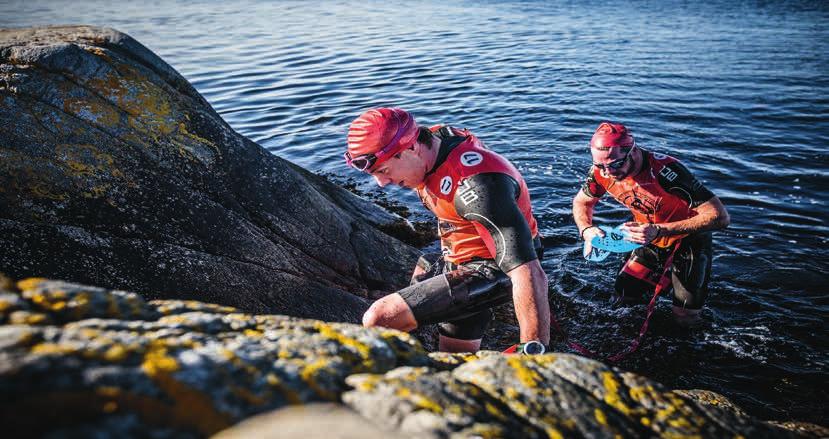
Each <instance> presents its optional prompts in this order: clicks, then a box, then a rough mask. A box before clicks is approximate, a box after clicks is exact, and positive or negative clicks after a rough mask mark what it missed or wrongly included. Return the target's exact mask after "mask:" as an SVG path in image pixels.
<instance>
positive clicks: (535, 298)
mask: <svg viewBox="0 0 829 439" xmlns="http://www.w3.org/2000/svg"><path fill="white" fill-rule="evenodd" d="M507 275H508V276H509V277H510V279H511V280H512V299H513V303H514V304H515V315H516V317H517V318H518V324H519V325H520V327H521V342H527V341H530V340H538V341H540V342H541V343H543V344H544V345H548V344H549V343H550V302H549V299H548V295H547V276H546V275H545V274H544V270H543V269H542V268H541V264H540V263H539V262H538V260H534V261H530V262H527V263H526V264H523V265H520V266H518V267H516V268H514V269H513V270H511V271H510V272H509V273H507Z"/></svg>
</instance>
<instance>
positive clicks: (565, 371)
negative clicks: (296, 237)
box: [0, 277, 821, 438]
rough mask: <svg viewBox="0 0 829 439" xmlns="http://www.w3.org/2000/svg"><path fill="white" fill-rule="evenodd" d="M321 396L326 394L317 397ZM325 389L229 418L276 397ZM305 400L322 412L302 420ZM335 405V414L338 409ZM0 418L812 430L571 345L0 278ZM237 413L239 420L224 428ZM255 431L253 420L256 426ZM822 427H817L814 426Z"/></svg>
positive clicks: (63, 429)
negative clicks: (500, 346) (451, 348)
mask: <svg viewBox="0 0 829 439" xmlns="http://www.w3.org/2000/svg"><path fill="white" fill-rule="evenodd" d="M318 403H325V404H324V405H316V404H318ZM306 404H314V405H313V406H311V407H309V408H308V409H307V411H303V410H299V411H296V410H293V411H290V410H289V411H287V412H278V413H281V414H278V413H274V414H273V415H272V416H271V415H266V416H263V417H259V418H258V419H256V420H255V422H252V421H253V420H251V422H246V423H244V424H241V425H239V426H238V427H235V428H230V427H232V426H233V425H234V424H236V423H239V422H241V421H243V420H246V419H248V418H251V417H253V416H255V415H260V414H264V413H267V412H270V411H272V410H275V409H285V408H287V407H294V406H303V405H306ZM302 413H305V414H306V415H308V416H311V415H309V413H313V416H311V417H310V418H307V419H306V416H304V415H302ZM329 415H330V416H331V419H328V418H327V417H328V416H329ZM0 422H2V423H3V425H4V426H5V429H4V431H7V432H10V433H12V434H15V435H22V436H35V435H44V434H55V435H62V436H76V437H81V436H83V437H89V436H94V435H96V434H106V435H112V436H119V437H134V436H154V437H203V436H205V435H210V434H214V433H217V432H219V431H223V430H226V431H224V433H222V434H223V435H224V436H223V437H233V436H240V435H241V436H244V435H245V434H249V433H250V432H251V431H253V430H251V428H253V429H255V430H256V431H261V432H263V434H264V432H265V431H269V432H272V433H270V434H272V435H274V436H276V437H278V432H287V431H288V430H283V429H281V426H283V424H284V426H285V427H286V428H287V426H288V425H291V426H292V427H291V430H290V431H294V432H297V433H298V434H299V433H301V432H302V431H303V430H304V429H305V428H307V429H308V430H307V431H308V432H309V434H311V432H312V431H316V432H317V433H319V434H324V431H323V432H320V429H319V428H316V429H312V428H311V427H310V426H308V427H302V425H303V422H305V423H306V424H305V425H306V426H307V425H310V424H307V422H313V423H315V424H317V427H319V426H324V425H333V424H337V425H340V426H341V428H340V429H338V430H337V431H336V434H337V435H338V436H334V435H333V434H334V433H332V435H331V436H329V437H343V438H346V437H361V436H360V435H365V436H364V437H382V435H383V434H386V435H387V436H386V437H394V436H395V435H397V436H400V437H424V438H474V437H493V438H495V437H515V438H519V437H521V438H527V437H530V438H532V437H538V438H542V437H554V438H555V437H563V438H570V437H649V436H653V437H655V436H664V437H738V436H743V437H752V438H756V437H798V434H803V435H804V436H805V437H809V435H810V434H812V435H814V434H815V433H814V432H819V431H821V430H820V428H821V427H817V426H811V427H812V429H811V430H808V427H809V426H804V425H796V424H791V425H784V426H782V427H786V428H790V429H791V430H793V431H797V432H800V433H795V432H793V431H789V430H787V429H785V428H782V427H781V426H775V425H771V424H768V423H765V422H762V421H759V420H757V419H755V418H752V417H750V416H748V415H746V414H745V413H743V412H742V411H741V410H740V409H739V408H737V407H736V406H733V404H731V403H730V402H728V400H727V399H725V398H724V397H722V396H720V395H717V394H714V393H711V392H704V391H699V390H694V391H671V390H669V389H665V388H663V387H662V386H661V385H660V384H658V383H656V382H654V381H651V380H648V379H647V378H644V377H641V376H638V375H634V374H631V373H627V372H623V371H621V370H618V369H615V368H611V367H608V366H605V365H604V364H602V363H599V362H596V361H593V360H588V359H585V358H582V357H578V356H575V355H570V354H549V355H544V356H535V357H523V356H505V355H502V354H499V353H496V352H492V351H483V352H479V353H478V354H474V355H472V354H447V353H428V352H426V351H425V350H424V349H423V347H422V346H421V345H420V343H419V342H417V341H416V340H415V339H414V338H413V337H412V336H410V335H409V334H406V333H402V332H398V331H393V330H378V329H367V328H363V327H361V326H358V325H353V324H348V323H325V322H322V321H318V320H309V319H300V318H295V317H288V316H280V315H255V314H246V313H242V312H240V311H239V310H237V309H235V308H232V307H228V306H222V305H215V304H209V303H203V302H197V301H179V300H149V301H148V300H145V299H144V298H142V297H141V295H138V294H136V293H132V292H127V291H120V290H109V289H104V288H98V287H92V286H86V285H80V284H74V283H68V282H63V281H53V280H45V279H37V278H31V279H25V280H22V281H19V282H16V283H12V282H10V281H8V279H5V278H2V277H0ZM228 428H230V429H229V430H228ZM245 432H248V433H245ZM812 437H816V436H812Z"/></svg>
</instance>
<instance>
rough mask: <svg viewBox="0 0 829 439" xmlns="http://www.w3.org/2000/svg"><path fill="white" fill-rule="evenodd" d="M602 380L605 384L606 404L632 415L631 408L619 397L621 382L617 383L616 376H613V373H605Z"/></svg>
mask: <svg viewBox="0 0 829 439" xmlns="http://www.w3.org/2000/svg"><path fill="white" fill-rule="evenodd" d="M602 380H603V382H604V390H605V394H604V402H606V403H607V404H608V405H609V406H611V407H613V408H615V409H616V410H619V411H620V412H622V413H624V414H625V415H630V413H631V410H630V407H628V406H627V405H625V403H623V402H622V398H621V397H620V396H619V382H618V381H616V376H614V375H613V372H603V373H602Z"/></svg>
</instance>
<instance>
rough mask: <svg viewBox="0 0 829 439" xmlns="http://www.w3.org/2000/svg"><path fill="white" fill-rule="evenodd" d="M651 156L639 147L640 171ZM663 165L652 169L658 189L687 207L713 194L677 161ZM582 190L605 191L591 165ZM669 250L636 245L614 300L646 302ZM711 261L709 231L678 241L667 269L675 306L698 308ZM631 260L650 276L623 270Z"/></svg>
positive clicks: (618, 280)
mask: <svg viewBox="0 0 829 439" xmlns="http://www.w3.org/2000/svg"><path fill="white" fill-rule="evenodd" d="M652 157H653V153H651V152H649V151H646V150H642V160H643V163H642V168H641V170H640V172H647V170H649V169H650V168H651V165H652V160H653V159H652ZM663 157H664V156H663ZM664 168H665V169H662V168H660V169H655V170H654V171H655V175H656V177H657V178H656V181H657V182H658V183H659V185H660V186H661V187H662V189H664V190H665V191H666V192H668V193H670V194H672V195H673V196H675V197H678V198H679V199H680V200H681V201H682V202H683V203H686V204H687V205H688V206H690V207H691V208H696V207H697V206H699V205H700V204H702V203H705V202H707V201H709V200H711V199H712V198H713V197H714V194H713V193H712V192H711V191H710V190H708V189H707V188H706V187H705V186H704V185H703V184H702V183H701V182H700V181H699V180H697V179H696V178H695V177H694V176H693V174H691V171H689V170H688V168H686V167H685V166H684V165H683V164H682V163H680V162H679V161H674V162H672V163H668V164H666V165H664ZM582 191H583V192H584V193H585V194H586V195H588V196H590V197H594V198H596V197H601V196H602V195H603V194H604V193H605V192H606V190H605V188H604V187H602V186H601V185H600V184H599V183H598V182H597V181H596V178H594V170H593V169H592V168H591V170H590V172H589V173H588V177H587V180H586V181H585V183H584V185H583V186H582ZM672 250H673V247H667V248H661V247H657V246H655V245H650V244H649V245H645V246H642V247H639V248H637V249H636V250H634V251H633V252H632V253H631V254H630V255H629V256H628V257H627V258H625V262H624V263H623V264H622V270H620V272H619V275H618V276H617V278H616V284H615V286H614V289H615V292H616V298H617V300H618V301H619V302H620V303H641V302H643V301H648V300H649V299H650V296H651V295H652V294H653V291H654V285H653V284H654V283H655V282H658V277H660V276H661V274H662V273H663V271H664V266H665V265H664V264H665V262H666V260H667V259H668V257H669V256H670V253H671V251H672ZM711 260H712V243H711V232H700V233H692V234H690V235H688V236H686V237H685V238H683V239H682V241H680V244H679V248H678V249H677V250H676V253H675V254H674V260H673V268H672V269H671V285H672V287H673V288H672V291H673V304H674V305H675V306H679V307H682V308H688V309H700V308H702V306H703V304H704V303H705V300H706V298H707V297H708V281H709V280H710V277H711ZM631 262H638V263H640V264H642V265H644V266H645V267H647V268H648V269H650V273H651V276H650V279H642V278H637V277H635V276H632V275H630V274H628V273H627V272H625V270H624V267H625V265H626V264H629V263H631ZM666 292H669V291H666Z"/></svg>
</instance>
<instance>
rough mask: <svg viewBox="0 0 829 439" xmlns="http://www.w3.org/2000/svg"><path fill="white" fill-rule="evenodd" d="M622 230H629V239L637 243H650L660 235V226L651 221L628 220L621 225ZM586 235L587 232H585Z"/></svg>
mask: <svg viewBox="0 0 829 439" xmlns="http://www.w3.org/2000/svg"><path fill="white" fill-rule="evenodd" d="M620 230H624V231H625V232H627V237H625V239H627V240H628V241H630V242H635V243H637V244H642V245H645V244H649V243H650V242H651V241H653V240H654V239H656V237H657V236H659V226H657V225H656V224H651V223H637V222H635V221H630V222H626V223H625V224H623V225H622V227H620ZM585 235H586V233H585Z"/></svg>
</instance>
